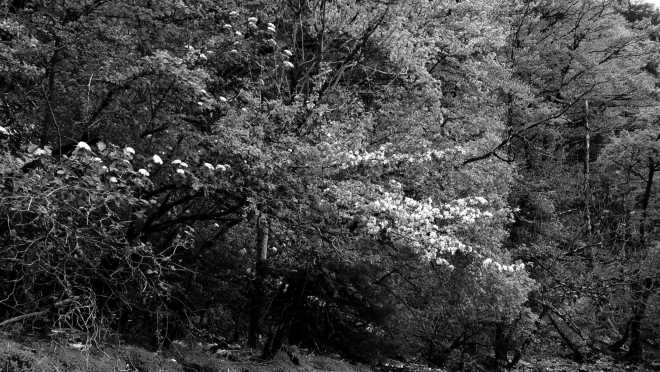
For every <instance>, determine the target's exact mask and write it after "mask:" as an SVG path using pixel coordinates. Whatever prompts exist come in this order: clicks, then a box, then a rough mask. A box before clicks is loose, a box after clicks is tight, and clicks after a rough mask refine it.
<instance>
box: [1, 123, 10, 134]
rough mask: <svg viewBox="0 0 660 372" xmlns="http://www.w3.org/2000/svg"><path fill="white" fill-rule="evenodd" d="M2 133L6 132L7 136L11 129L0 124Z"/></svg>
mask: <svg viewBox="0 0 660 372" xmlns="http://www.w3.org/2000/svg"><path fill="white" fill-rule="evenodd" d="M0 133H2V134H4V135H5V136H8V135H9V130H8V129H7V128H5V127H3V126H2V125H0Z"/></svg>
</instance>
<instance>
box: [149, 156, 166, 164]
mask: <svg viewBox="0 0 660 372" xmlns="http://www.w3.org/2000/svg"><path fill="white" fill-rule="evenodd" d="M151 160H152V161H153V162H154V164H158V165H161V164H163V159H161V157H160V156H158V155H154V156H153V157H152V158H151Z"/></svg>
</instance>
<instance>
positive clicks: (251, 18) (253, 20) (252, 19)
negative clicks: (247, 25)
mask: <svg viewBox="0 0 660 372" xmlns="http://www.w3.org/2000/svg"><path fill="white" fill-rule="evenodd" d="M258 20H259V19H258V18H257V17H250V18H248V22H252V23H257V21H258Z"/></svg>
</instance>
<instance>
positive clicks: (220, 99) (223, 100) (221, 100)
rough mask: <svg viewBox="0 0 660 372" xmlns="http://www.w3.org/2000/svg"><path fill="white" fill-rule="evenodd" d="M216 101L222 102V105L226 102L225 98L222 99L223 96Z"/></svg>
mask: <svg viewBox="0 0 660 372" xmlns="http://www.w3.org/2000/svg"><path fill="white" fill-rule="evenodd" d="M218 100H219V101H220V102H223V103H224V102H227V98H225V97H223V96H220V97H218Z"/></svg>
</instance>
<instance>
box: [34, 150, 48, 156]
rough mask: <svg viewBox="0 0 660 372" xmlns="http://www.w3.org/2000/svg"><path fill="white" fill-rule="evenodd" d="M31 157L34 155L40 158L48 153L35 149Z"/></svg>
mask: <svg viewBox="0 0 660 372" xmlns="http://www.w3.org/2000/svg"><path fill="white" fill-rule="evenodd" d="M32 155H34V156H42V155H49V153H48V151H47V150H45V149H42V148H38V149H36V150H35V151H34V152H33V153H32Z"/></svg>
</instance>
